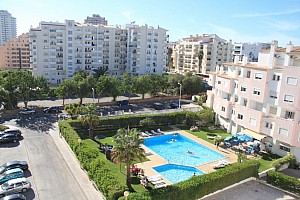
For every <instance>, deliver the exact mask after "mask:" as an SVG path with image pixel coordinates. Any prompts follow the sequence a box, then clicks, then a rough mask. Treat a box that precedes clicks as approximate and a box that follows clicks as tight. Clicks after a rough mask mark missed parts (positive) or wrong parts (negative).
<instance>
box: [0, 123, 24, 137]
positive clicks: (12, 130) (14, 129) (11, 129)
mask: <svg viewBox="0 0 300 200" xmlns="http://www.w3.org/2000/svg"><path fill="white" fill-rule="evenodd" d="M5 126H6V127H8V129H5V130H4V131H2V132H0V136H1V135H4V134H8V133H11V134H15V135H16V136H18V137H21V135H22V132H21V130H20V129H18V128H17V127H14V126H10V125H5Z"/></svg>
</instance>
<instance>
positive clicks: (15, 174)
mask: <svg viewBox="0 0 300 200" xmlns="http://www.w3.org/2000/svg"><path fill="white" fill-rule="evenodd" d="M23 176H24V173H23V170H21V169H20V168H15V169H10V170H7V171H5V172H3V173H2V174H0V184H2V183H4V182H6V181H9V180H11V179H15V178H21V177H23Z"/></svg>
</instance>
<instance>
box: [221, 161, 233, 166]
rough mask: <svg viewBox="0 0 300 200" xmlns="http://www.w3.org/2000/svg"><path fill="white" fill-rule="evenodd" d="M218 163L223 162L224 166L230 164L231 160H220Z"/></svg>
mask: <svg viewBox="0 0 300 200" xmlns="http://www.w3.org/2000/svg"><path fill="white" fill-rule="evenodd" d="M220 163H222V164H224V165H225V166H226V165H230V164H231V162H228V161H227V160H222V161H220Z"/></svg>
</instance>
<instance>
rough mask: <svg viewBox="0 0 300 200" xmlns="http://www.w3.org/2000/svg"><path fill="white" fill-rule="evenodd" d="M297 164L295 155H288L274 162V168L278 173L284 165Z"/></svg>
mask: <svg viewBox="0 0 300 200" xmlns="http://www.w3.org/2000/svg"><path fill="white" fill-rule="evenodd" d="M287 163H289V164H292V165H293V164H295V163H296V157H295V156H294V155H293V154H290V153H289V154H287V155H286V156H284V157H282V158H279V159H277V160H276V161H274V162H273V164H272V165H273V167H274V168H275V170H276V171H277V170H278V169H279V168H280V167H281V166H282V165H284V164H287Z"/></svg>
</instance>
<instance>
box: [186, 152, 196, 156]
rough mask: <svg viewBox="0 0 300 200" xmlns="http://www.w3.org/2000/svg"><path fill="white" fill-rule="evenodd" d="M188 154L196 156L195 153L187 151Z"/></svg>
mask: <svg viewBox="0 0 300 200" xmlns="http://www.w3.org/2000/svg"><path fill="white" fill-rule="evenodd" d="M187 153H188V154H192V155H195V153H194V152H191V151H187Z"/></svg>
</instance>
